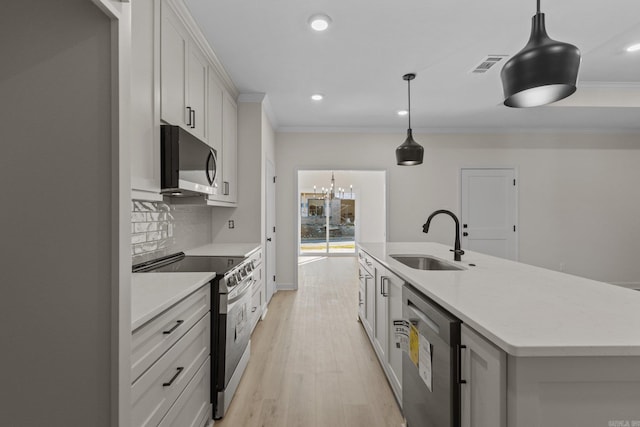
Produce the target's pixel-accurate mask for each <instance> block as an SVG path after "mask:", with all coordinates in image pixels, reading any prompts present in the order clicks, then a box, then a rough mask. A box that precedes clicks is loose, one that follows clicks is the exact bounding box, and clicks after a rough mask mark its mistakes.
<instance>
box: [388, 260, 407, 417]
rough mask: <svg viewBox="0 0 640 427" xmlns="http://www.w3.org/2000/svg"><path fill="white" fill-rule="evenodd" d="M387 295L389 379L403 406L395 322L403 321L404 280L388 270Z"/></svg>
mask: <svg viewBox="0 0 640 427" xmlns="http://www.w3.org/2000/svg"><path fill="white" fill-rule="evenodd" d="M387 277H388V279H387V294H388V295H389V297H388V300H389V317H388V322H387V325H388V330H389V370H388V372H387V377H388V378H389V383H390V384H391V388H392V389H393V392H394V393H395V395H396V399H397V400H398V402H399V403H400V405H402V350H401V349H400V348H398V347H397V346H396V345H395V338H394V329H393V321H394V320H399V319H402V286H403V285H404V280H402V279H401V278H399V277H398V276H396V275H395V274H393V273H391V272H390V271H388V270H387Z"/></svg>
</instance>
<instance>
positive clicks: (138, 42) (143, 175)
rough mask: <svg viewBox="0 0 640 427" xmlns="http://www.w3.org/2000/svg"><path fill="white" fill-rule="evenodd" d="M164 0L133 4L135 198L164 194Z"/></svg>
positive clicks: (132, 165)
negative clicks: (160, 33)
mask: <svg viewBox="0 0 640 427" xmlns="http://www.w3.org/2000/svg"><path fill="white" fill-rule="evenodd" d="M159 7H160V3H159V2H156V1H154V0H138V1H135V2H133V3H132V4H131V22H132V24H131V52H132V54H131V110H130V118H131V121H130V124H131V139H130V141H131V143H130V144H129V147H130V152H131V189H132V190H133V192H132V198H135V199H144V200H156V201H162V196H161V195H160V108H159V107H160V99H159V97H158V95H157V93H158V91H159V90H160V41H159V40H158V37H157V34H156V31H158V30H159V28H160V13H159V12H160V9H159Z"/></svg>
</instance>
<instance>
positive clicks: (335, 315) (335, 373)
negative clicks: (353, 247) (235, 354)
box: [215, 257, 403, 427]
mask: <svg viewBox="0 0 640 427" xmlns="http://www.w3.org/2000/svg"><path fill="white" fill-rule="evenodd" d="M302 259H303V260H305V261H304V262H303V263H301V265H300V267H299V270H298V280H299V289H298V291H295V292H293V291H280V292H278V293H276V294H275V295H274V296H273V299H272V300H271V303H270V304H269V312H268V313H267V317H266V318H265V320H263V321H261V322H259V323H258V326H257V327H256V330H255V332H254V334H253V336H252V338H251V360H250V362H249V366H248V368H247V370H246V372H245V373H244V376H243V378H242V381H241V382H240V386H239V387H238V390H237V392H236V396H235V397H234V399H233V401H232V403H231V406H230V407H229V410H228V411H227V415H226V416H225V417H224V418H223V419H222V420H219V421H216V422H215V426H216V427H258V426H261V427H268V426H273V427H316V426H317V427H360V426H362V427H400V426H401V425H402V422H403V419H402V416H401V414H400V410H399V408H398V405H397V403H396V401H395V398H394V397H393V393H392V391H391V389H390V387H389V384H388V383H387V380H386V378H385V376H384V373H383V371H382V368H381V367H380V365H379V363H378V360H377V359H376V356H375V353H374V351H373V349H372V347H371V344H370V343H369V341H368V339H367V336H366V333H365V331H364V329H363V328H362V325H361V324H360V322H358V320H357V312H358V303H357V302H358V279H357V261H356V259H355V258H345V257H336V258H319V259H315V260H314V259H312V258H309V257H305V258H302Z"/></svg>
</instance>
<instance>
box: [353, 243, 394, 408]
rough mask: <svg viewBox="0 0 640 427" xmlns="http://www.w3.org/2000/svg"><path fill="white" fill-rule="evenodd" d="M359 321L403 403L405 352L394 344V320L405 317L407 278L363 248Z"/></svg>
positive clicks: (360, 264) (359, 270)
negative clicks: (404, 304) (403, 306)
mask: <svg viewBox="0 0 640 427" xmlns="http://www.w3.org/2000/svg"><path fill="white" fill-rule="evenodd" d="M358 258H359V259H358V261H359V265H358V279H359V286H360V291H359V301H358V304H359V309H358V313H359V316H360V321H361V322H362V325H363V326H364V329H365V331H366V332H367V335H368V336H369V340H370V341H371V345H372V346H373V349H374V351H375V353H376V356H377V357H378V361H379V362H380V365H381V366H382V368H383V370H384V372H385V374H386V376H387V379H388V380H389V383H390V384H391V388H392V390H393V393H394V395H395V396H396V400H397V401H398V402H399V403H400V404H402V351H401V350H400V349H399V348H396V346H395V339H394V334H393V320H394V319H401V318H402V286H403V285H404V281H403V280H402V279H400V278H399V277H398V276H396V275H395V274H393V273H392V272H391V271H389V270H387V269H386V268H385V267H383V266H382V265H381V264H380V263H378V262H377V261H376V260H375V259H373V257H371V256H370V255H369V254H367V253H366V252H364V251H359V252H358Z"/></svg>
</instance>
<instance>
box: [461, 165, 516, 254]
mask: <svg viewBox="0 0 640 427" xmlns="http://www.w3.org/2000/svg"><path fill="white" fill-rule="evenodd" d="M460 186H461V188H460V196H461V201H460V213H461V221H462V236H461V238H462V240H461V243H462V246H463V248H465V249H468V250H471V251H475V252H481V253H485V254H488V255H493V256H497V257H501V258H506V259H511V260H517V259H518V224H517V218H518V216H517V196H518V193H517V191H518V186H517V178H516V170H515V169H514V168H478V169H473V168H464V169H461V172H460Z"/></svg>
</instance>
